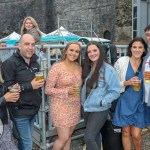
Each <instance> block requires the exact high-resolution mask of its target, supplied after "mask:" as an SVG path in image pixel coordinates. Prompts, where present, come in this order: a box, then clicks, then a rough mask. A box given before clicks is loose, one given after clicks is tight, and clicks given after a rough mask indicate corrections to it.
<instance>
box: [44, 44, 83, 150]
mask: <svg viewBox="0 0 150 150" xmlns="http://www.w3.org/2000/svg"><path fill="white" fill-rule="evenodd" d="M80 53H81V47H80V44H79V43H77V42H70V43H68V44H67V45H66V48H65V50H64V54H63V56H62V60H60V61H58V62H56V63H54V64H53V65H52V67H51V69H50V70H49V73H48V77H47V80H46V89H45V91H46V94H47V95H49V96H51V98H50V114H51V119H52V123H53V125H54V126H55V128H56V131H57V134H58V138H57V139H56V141H55V142H54V145H53V150H70V147H71V135H72V133H73V131H74V129H75V126H76V124H78V123H79V121H80V94H79V86H81V84H82V79H81V67H80V65H79V63H78V60H79V58H80ZM77 85H78V87H77Z"/></svg>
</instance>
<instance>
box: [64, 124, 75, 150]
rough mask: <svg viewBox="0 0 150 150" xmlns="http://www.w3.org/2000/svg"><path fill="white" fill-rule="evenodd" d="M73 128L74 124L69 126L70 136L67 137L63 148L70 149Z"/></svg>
mask: <svg viewBox="0 0 150 150" xmlns="http://www.w3.org/2000/svg"><path fill="white" fill-rule="evenodd" d="M74 129H75V126H73V127H70V137H69V139H68V141H67V143H66V145H65V147H64V148H63V150H70V149H71V135H72V133H73V131H74Z"/></svg>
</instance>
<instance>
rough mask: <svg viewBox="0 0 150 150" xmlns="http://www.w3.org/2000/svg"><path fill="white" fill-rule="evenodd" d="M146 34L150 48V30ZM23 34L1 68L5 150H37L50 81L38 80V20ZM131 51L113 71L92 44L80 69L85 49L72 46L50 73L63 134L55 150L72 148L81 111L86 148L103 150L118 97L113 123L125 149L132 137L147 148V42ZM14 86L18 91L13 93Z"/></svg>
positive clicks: (53, 110)
mask: <svg viewBox="0 0 150 150" xmlns="http://www.w3.org/2000/svg"><path fill="white" fill-rule="evenodd" d="M145 33H146V37H147V42H148V43H149V44H150V25H149V26H148V27H146V28H145ZM21 35H22V36H21V39H20V42H19V44H18V50H17V51H16V52H15V53H14V54H13V55H12V56H11V57H10V58H9V59H7V60H6V61H4V62H3V63H2V66H1V72H2V77H3V80H4V83H2V82H1V85H0V88H1V90H0V96H1V98H0V119H1V120H2V123H3V125H4V132H3V135H2V137H1V139H0V149H5V150H10V149H12V150H17V149H19V150H32V131H33V124H34V121H35V115H36V114H37V112H38V110H39V107H40V104H41V101H42V97H41V87H43V86H44V79H41V80H36V79H35V73H36V72H38V71H39V70H40V66H39V64H38V62H37V60H38V56H37V55H36V54H35V44H38V43H39V42H40V36H41V32H40V30H39V27H38V25H37V23H36V21H35V20H34V19H33V18H32V17H26V18H25V20H24V22H23V26H22V28H21ZM127 52H128V53H127V56H124V57H121V58H119V59H118V60H117V62H116V63H115V64H114V66H112V65H111V64H109V63H108V62H107V58H106V56H105V54H104V51H103V48H102V46H101V45H100V43H98V42H95V41H92V42H89V43H88V44H87V46H86V53H85V59H84V60H83V61H82V65H80V63H79V62H80V60H81V46H80V44H79V43H78V42H69V43H68V44H67V45H66V47H65V49H64V50H63V54H62V57H61V60H60V61H58V62H56V63H54V64H53V65H52V66H51V68H50V69H49V72H48V75H47V79H46V84H45V94H47V95H49V96H50V115H51V120H52V123H53V126H54V127H55V129H56V131H57V134H58V137H57V139H56V140H55V142H54V144H53V150H70V149H71V136H72V133H73V131H74V129H75V127H76V125H77V124H78V123H79V121H80V114H81V109H83V112H84V115H83V117H84V121H85V126H86V129H85V133H84V135H85V136H84V141H85V144H86V148H87V150H99V149H100V144H99V143H101V141H100V139H99V136H100V132H101V128H102V127H103V125H104V124H105V122H106V120H107V117H108V114H109V110H110V108H111V104H112V102H113V101H114V100H116V99H117V98H118V102H117V105H116V109H115V114H114V116H113V124H114V125H116V126H120V127H121V128H122V142H123V147H124V150H130V149H131V145H132V144H131V137H132V141H133V144H134V147H135V149H136V150H141V149H142V137H141V132H142V128H144V127H145V126H149V125H150V117H149V116H150V107H149V106H150V100H149V93H150V86H149V83H150V77H149V74H148V73H145V72H146V71H147V72H148V71H150V69H149V62H150V61H149V60H150V52H148V45H147V44H146V42H145V41H144V39H143V38H141V37H137V38H135V39H133V40H132V41H131V42H130V43H129V45H128V49H127ZM148 80H149V81H148ZM146 81H147V82H146ZM10 86H11V87H12V86H13V87H15V88H17V89H18V90H17V91H16V92H11V91H9V88H10ZM135 86H136V87H137V86H138V89H135V88H134V87H135ZM12 122H13V124H14V125H15V126H16V128H17V132H18V134H19V137H18V148H17V146H16V145H15V144H14V142H13V139H12V131H11V130H10V129H12ZM7 130H9V132H6V131H7ZM6 134H7V135H6ZM8 137H9V138H8ZM102 138H103V137H102ZM8 141H10V142H8ZM12 142H13V143H12ZM7 143H9V144H7Z"/></svg>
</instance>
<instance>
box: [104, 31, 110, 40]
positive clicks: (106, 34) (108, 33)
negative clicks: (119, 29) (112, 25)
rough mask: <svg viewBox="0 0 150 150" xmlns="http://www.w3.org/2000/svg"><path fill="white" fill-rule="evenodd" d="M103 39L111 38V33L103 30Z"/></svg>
mask: <svg viewBox="0 0 150 150" xmlns="http://www.w3.org/2000/svg"><path fill="white" fill-rule="evenodd" d="M104 39H108V40H111V33H110V31H108V30H106V31H105V32H104Z"/></svg>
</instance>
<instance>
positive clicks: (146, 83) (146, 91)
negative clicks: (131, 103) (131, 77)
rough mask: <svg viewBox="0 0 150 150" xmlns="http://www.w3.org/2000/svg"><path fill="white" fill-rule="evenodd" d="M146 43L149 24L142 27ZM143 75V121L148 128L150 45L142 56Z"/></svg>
mask: <svg viewBox="0 0 150 150" xmlns="http://www.w3.org/2000/svg"><path fill="white" fill-rule="evenodd" d="M144 32H145V36H146V41H147V44H148V45H149V46H150V24H149V25H148V26H146V28H145V29H144ZM142 70H143V75H144V84H143V85H144V96H143V101H144V102H145V113H146V116H148V117H145V123H146V127H147V128H148V129H149V130H150V73H149V72H150V47H148V53H147V55H146V56H145V57H144V61H143V66H142Z"/></svg>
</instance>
